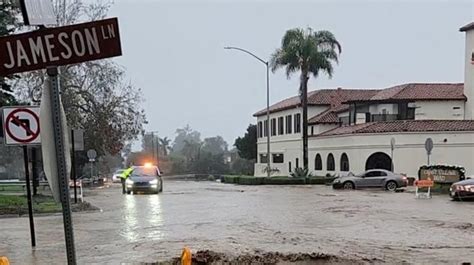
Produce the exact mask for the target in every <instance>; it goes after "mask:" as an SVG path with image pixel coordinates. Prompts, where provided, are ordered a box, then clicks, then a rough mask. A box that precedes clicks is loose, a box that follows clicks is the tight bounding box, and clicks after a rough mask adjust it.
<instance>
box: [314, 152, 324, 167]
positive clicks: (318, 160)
mask: <svg viewBox="0 0 474 265" xmlns="http://www.w3.org/2000/svg"><path fill="white" fill-rule="evenodd" d="M314 170H323V160H321V155H320V154H316V157H315V158H314Z"/></svg>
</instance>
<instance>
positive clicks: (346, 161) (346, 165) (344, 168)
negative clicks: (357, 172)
mask: <svg viewBox="0 0 474 265" xmlns="http://www.w3.org/2000/svg"><path fill="white" fill-rule="evenodd" d="M341 171H349V158H348V157H347V155H346V153H342V155H341Z"/></svg>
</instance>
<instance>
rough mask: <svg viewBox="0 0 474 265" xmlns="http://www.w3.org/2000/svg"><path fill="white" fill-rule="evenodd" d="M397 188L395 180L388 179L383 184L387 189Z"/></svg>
mask: <svg viewBox="0 0 474 265" xmlns="http://www.w3.org/2000/svg"><path fill="white" fill-rule="evenodd" d="M397 188H398V185H397V183H396V182H395V181H389V182H387V184H385V189H386V190H388V191H396V190H397Z"/></svg>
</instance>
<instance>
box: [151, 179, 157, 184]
mask: <svg viewBox="0 0 474 265" xmlns="http://www.w3.org/2000/svg"><path fill="white" fill-rule="evenodd" d="M150 184H151V185H156V184H158V180H157V179H154V180H152V181H150Z"/></svg>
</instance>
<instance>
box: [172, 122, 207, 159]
mask: <svg viewBox="0 0 474 265" xmlns="http://www.w3.org/2000/svg"><path fill="white" fill-rule="evenodd" d="M193 143H201V134H200V133H199V132H197V131H194V130H193V129H191V127H190V126H189V125H186V126H184V127H183V128H180V129H177V130H176V137H175V139H174V143H173V152H174V153H179V154H182V151H183V149H184V148H185V146H186V144H187V145H190V144H191V145H192V144H193ZM187 151H189V150H187Z"/></svg>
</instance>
